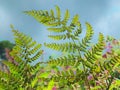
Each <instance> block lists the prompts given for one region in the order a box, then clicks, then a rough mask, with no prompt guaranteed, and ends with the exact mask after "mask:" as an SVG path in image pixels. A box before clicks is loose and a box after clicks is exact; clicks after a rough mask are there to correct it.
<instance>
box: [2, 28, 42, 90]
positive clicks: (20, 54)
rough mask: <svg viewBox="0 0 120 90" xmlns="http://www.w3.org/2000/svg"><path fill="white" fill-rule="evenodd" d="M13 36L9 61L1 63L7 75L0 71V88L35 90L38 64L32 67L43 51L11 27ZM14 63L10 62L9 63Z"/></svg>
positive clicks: (38, 45)
mask: <svg viewBox="0 0 120 90" xmlns="http://www.w3.org/2000/svg"><path fill="white" fill-rule="evenodd" d="M12 29H13V30H12V32H13V33H14V36H15V44H16V45H15V46H14V48H13V50H12V51H11V52H10V53H9V57H11V58H9V60H8V61H3V62H2V63H3V64H5V65H6V66H7V67H8V69H9V73H6V72H3V71H0V78H1V79H0V88H1V89H2V88H3V89H4V90H36V88H37V86H38V80H39V79H38V76H37V75H38V72H39V70H40V63H36V64H35V65H32V64H33V62H35V60H37V59H38V58H39V57H40V56H41V54H42V53H43V50H41V49H40V48H41V44H37V43H36V41H33V40H32V38H31V37H29V36H26V35H24V34H23V33H20V32H19V31H18V30H15V29H14V28H13V27H12ZM11 60H12V61H14V62H15V63H13V62H10V61H11Z"/></svg>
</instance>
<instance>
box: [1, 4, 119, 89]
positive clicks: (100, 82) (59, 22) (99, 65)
mask: <svg viewBox="0 0 120 90" xmlns="http://www.w3.org/2000/svg"><path fill="white" fill-rule="evenodd" d="M24 13H26V14H28V15H31V16H33V17H34V18H35V19H36V20H37V21H39V22H40V23H42V24H44V25H46V26H48V27H49V28H48V31H50V32H54V33H57V35H48V37H50V38H52V39H54V40H63V41H64V40H66V41H65V42H62V43H44V45H45V46H46V47H48V48H51V49H53V50H57V51H61V52H63V53H65V55H62V56H60V57H57V58H53V57H50V58H49V60H48V61H46V62H36V60H37V59H38V58H39V57H40V56H41V55H42V54H43V50H41V49H40V48H41V44H37V43H36V41H33V40H32V38H31V37H29V36H27V35H25V34H23V33H20V32H19V31H18V30H15V29H14V28H13V26H12V25H11V28H12V32H13V33H14V36H15V46H14V48H13V49H12V51H11V52H8V53H7V55H8V56H7V57H8V58H9V60H8V61H2V63H3V64H5V65H6V66H7V67H6V69H7V70H6V71H7V72H6V71H2V70H1V71H0V89H1V90H2V89H4V90H52V89H56V88H58V89H60V90H66V89H68V90H71V89H72V90H73V89H74V90H76V89H79V90H104V89H106V90H109V89H113V88H119V85H118V84H119V80H118V79H116V78H117V77H116V76H117V74H119V73H116V70H117V69H118V68H119V64H120V56H119V53H118V52H116V53H117V54H114V53H113V52H112V53H111V50H112V49H111V48H112V47H111V45H110V44H107V43H106V42H107V41H105V40H104V36H103V34H102V33H99V37H98V42H97V43H96V44H93V45H91V44H92V43H91V42H90V41H91V39H92V36H93V34H94V31H93V29H92V26H91V25H90V24H89V23H87V22H86V29H87V30H86V34H85V37H83V38H80V35H81V33H82V27H81V23H80V21H79V16H78V15H75V16H74V17H73V18H72V20H70V14H69V11H68V10H66V12H65V15H64V18H63V19H62V18H61V11H60V8H59V7H58V6H56V15H55V14H54V11H53V10H50V12H48V11H44V10H40V11H36V10H32V11H25V12H24ZM108 41H109V40H108ZM105 46H106V47H107V54H106V53H105V54H103V51H104V49H105V48H104V47H105ZM106 55H107V56H109V58H107V56H106ZM33 62H34V63H35V62H36V64H35V65H33ZM115 81H116V83H114V82H115ZM114 85H115V87H114Z"/></svg>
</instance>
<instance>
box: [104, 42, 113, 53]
mask: <svg viewBox="0 0 120 90" xmlns="http://www.w3.org/2000/svg"><path fill="white" fill-rule="evenodd" d="M105 48H106V52H107V53H108V54H111V53H112V51H111V49H112V48H113V47H112V46H111V44H110V43H108V45H107V46H106V47H105Z"/></svg>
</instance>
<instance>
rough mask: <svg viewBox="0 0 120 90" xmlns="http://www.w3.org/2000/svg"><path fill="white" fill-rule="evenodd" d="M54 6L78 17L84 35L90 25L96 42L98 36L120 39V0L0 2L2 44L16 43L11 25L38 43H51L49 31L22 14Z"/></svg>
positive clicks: (10, 0) (5, 0)
mask: <svg viewBox="0 0 120 90" xmlns="http://www.w3.org/2000/svg"><path fill="white" fill-rule="evenodd" d="M55 5H58V6H59V7H60V8H61V11H62V13H64V12H65V10H66V9H68V10H69V11H70V14H71V17H72V16H73V15H75V14H79V15H80V21H81V23H82V26H83V32H84V30H85V24H84V23H85V22H86V21H87V22H89V23H90V24H91V25H92V26H93V29H94V31H95V35H94V37H95V38H93V39H96V37H97V36H98V33H99V32H102V33H103V34H104V35H112V36H114V37H115V38H120V0H0V41H1V40H10V41H13V36H12V32H11V29H10V24H13V25H14V27H15V28H16V29H18V30H19V31H21V32H23V33H25V34H27V35H30V36H31V37H32V38H33V39H34V40H36V41H38V42H43V41H48V38H47V35H48V34H49V33H48V32H47V30H46V28H45V27H44V26H43V25H41V24H39V23H38V22H37V21H36V20H34V19H33V18H32V17H29V16H27V15H25V14H24V13H23V11H26V10H33V9H35V10H50V9H54V8H55Z"/></svg>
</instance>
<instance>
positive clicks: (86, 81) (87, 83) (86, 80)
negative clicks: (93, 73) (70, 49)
mask: <svg viewBox="0 0 120 90" xmlns="http://www.w3.org/2000/svg"><path fill="white" fill-rule="evenodd" d="M72 41H73V43H74V44H76V43H75V41H74V40H73V39H72ZM78 53H79V56H80V57H81V53H80V50H79V49H78ZM81 63H82V66H83V70H84V75H85V83H86V85H87V86H88V89H89V90H90V84H89V82H88V81H89V80H88V79H87V76H86V75H87V73H86V68H85V65H84V63H83V62H81Z"/></svg>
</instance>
